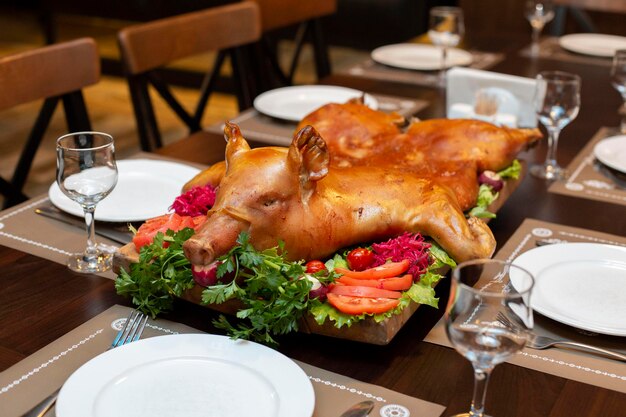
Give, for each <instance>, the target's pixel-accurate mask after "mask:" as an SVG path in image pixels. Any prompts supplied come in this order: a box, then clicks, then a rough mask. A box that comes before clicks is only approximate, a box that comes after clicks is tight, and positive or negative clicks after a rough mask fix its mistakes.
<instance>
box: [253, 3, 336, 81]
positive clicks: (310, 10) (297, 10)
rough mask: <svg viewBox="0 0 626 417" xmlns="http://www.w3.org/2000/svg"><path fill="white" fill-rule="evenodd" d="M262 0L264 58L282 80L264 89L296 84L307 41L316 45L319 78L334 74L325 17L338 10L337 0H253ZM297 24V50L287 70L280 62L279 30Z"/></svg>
mask: <svg viewBox="0 0 626 417" xmlns="http://www.w3.org/2000/svg"><path fill="white" fill-rule="evenodd" d="M251 1H254V2H256V3H258V5H259V8H260V9H261V27H262V30H263V37H262V39H261V48H262V52H263V53H262V54H261V58H262V59H264V60H265V61H266V62H267V65H266V67H268V68H269V71H271V72H270V73H271V74H272V75H273V76H274V79H277V81H278V82H276V81H272V80H270V84H274V85H269V86H265V88H262V89H268V88H271V87H274V86H276V84H277V85H291V84H293V77H294V74H295V72H296V69H297V67H298V62H299V59H300V55H301V52H302V47H303V46H304V44H305V43H306V42H310V43H311V44H312V46H313V54H314V58H315V69H316V74H317V78H318V79H320V78H323V77H326V76H328V75H330V73H331V65H330V59H329V56H328V46H327V44H326V42H325V39H324V36H323V30H322V26H321V18H323V17H324V16H329V15H332V14H334V13H335V12H336V11H337V0H315V1H303V0H251ZM294 25H297V26H298V28H297V32H296V37H295V49H294V52H293V55H292V57H291V60H290V65H289V69H288V70H287V71H286V72H285V71H284V70H283V69H282V68H281V66H280V64H279V61H278V53H277V47H276V41H275V39H273V35H274V34H275V32H277V31H279V30H281V29H285V28H288V27H290V26H294Z"/></svg>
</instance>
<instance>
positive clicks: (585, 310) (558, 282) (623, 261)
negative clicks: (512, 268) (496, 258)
mask: <svg viewBox="0 0 626 417" xmlns="http://www.w3.org/2000/svg"><path fill="white" fill-rule="evenodd" d="M513 264H515V265H519V266H521V267H523V268H525V269H527V270H528V271H530V272H531V273H532V274H533V276H534V277H535V287H534V289H533V292H532V295H531V297H530V300H531V301H530V303H531V306H532V308H533V309H534V310H536V311H537V312H539V313H541V314H543V315H544V316H546V317H549V318H551V319H553V320H556V321H559V322H561V323H564V324H568V325H570V326H573V327H577V328H579V329H584V330H589V331H593V332H597V333H602V334H608V335H614V336H626V319H625V318H626V247H620V246H613V245H603V244H598V243H559V244H553V245H546V246H541V247H538V248H535V249H531V250H529V251H528V252H525V253H523V254H521V255H520V256H518V257H517V258H516V259H515V260H514V261H513ZM513 284H514V285H515V280H514V279H513Z"/></svg>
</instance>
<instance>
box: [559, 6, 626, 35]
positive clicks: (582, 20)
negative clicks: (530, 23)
mask: <svg viewBox="0 0 626 417" xmlns="http://www.w3.org/2000/svg"><path fill="white" fill-rule="evenodd" d="M554 5H555V6H556V13H555V16H554V22H553V23H552V26H551V32H552V34H553V35H556V36H560V35H562V34H563V33H564V31H565V20H566V17H567V15H571V16H572V18H574V20H575V21H576V23H577V24H578V26H579V27H580V28H581V30H583V31H585V32H597V29H596V26H595V24H594V23H593V21H592V19H591V18H590V17H589V15H588V14H587V12H586V11H595V12H606V13H616V14H626V0H554Z"/></svg>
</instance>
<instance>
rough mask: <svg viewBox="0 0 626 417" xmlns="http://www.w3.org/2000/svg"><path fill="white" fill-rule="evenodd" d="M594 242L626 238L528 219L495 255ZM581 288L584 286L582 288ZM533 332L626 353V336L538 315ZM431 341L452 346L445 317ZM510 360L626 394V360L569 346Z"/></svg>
mask: <svg viewBox="0 0 626 417" xmlns="http://www.w3.org/2000/svg"><path fill="white" fill-rule="evenodd" d="M545 240H550V241H552V242H555V243H556V242H592V243H604V244H610V245H618V246H624V247H626V237H622V236H614V235H610V234H606V233H600V232H595V231H592V230H586V229H580V228H575V227H569V226H563V225H559V224H554V223H548V222H544V221H540V220H534V219H526V220H525V221H524V222H523V223H522V224H521V225H520V227H519V228H518V229H517V231H516V232H515V233H514V234H513V235H512V236H511V238H510V239H509V240H508V241H507V243H506V244H505V245H504V246H503V247H502V249H500V251H498V253H497V254H496V256H495V258H497V259H503V260H507V261H512V260H513V259H515V258H516V257H517V256H518V255H519V254H521V253H523V252H525V251H528V250H530V249H533V248H535V247H536V245H537V241H545ZM581 291H584V289H582V288H581ZM534 316H535V326H534V329H533V331H534V332H535V333H537V334H539V335H544V336H554V337H561V338H565V339H570V340H574V341H577V342H580V343H586V344H590V345H594V346H598V347H601V348H605V349H611V350H614V351H617V352H621V353H623V354H626V338H625V337H617V336H605V335H598V334H594V333H590V332H586V331H581V330H577V329H574V328H572V327H569V326H566V325H563V324H560V323H558V322H556V321H553V320H551V319H548V318H547V317H544V316H542V315H540V314H535V315H534ZM424 340H425V341H427V342H430V343H435V344H438V345H442V346H448V347H452V345H451V344H450V342H449V340H448V338H447V336H446V331H445V326H444V323H443V319H442V320H441V321H439V323H437V325H435V327H433V329H432V330H431V331H430V333H429V334H428V335H427V336H426V338H425V339H424ZM507 362H509V363H512V364H515V365H519V366H523V367H525V368H530V369H534V370H537V371H541V372H546V373H549V374H552V375H557V376H560V377H563V378H568V379H573V380H576V381H580V382H584V383H586V384H591V385H596V386H599V387H603V388H607V389H611V390H614V391H619V392H623V393H626V363H624V362H618V361H615V360H611V359H605V358H603V357H599V356H594V355H591V354H588V353H585V352H582V351H574V350H567V349H557V348H552V349H547V350H533V349H528V348H526V349H524V350H523V351H521V352H518V354H517V355H515V356H513V357H512V358H510V359H509V360H508V361H507Z"/></svg>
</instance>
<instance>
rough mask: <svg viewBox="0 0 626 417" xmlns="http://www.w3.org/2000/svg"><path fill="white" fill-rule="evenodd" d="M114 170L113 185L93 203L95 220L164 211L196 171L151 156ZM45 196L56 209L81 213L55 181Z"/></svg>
mask: <svg viewBox="0 0 626 417" xmlns="http://www.w3.org/2000/svg"><path fill="white" fill-rule="evenodd" d="M117 169H118V180H117V184H116V185H115V188H114V189H113V191H112V192H111V194H109V195H108V196H107V197H106V198H105V199H104V200H102V201H100V202H99V203H98V205H97V206H96V213H95V218H96V220H99V221H107V222H136V221H143V220H146V219H150V218H152V217H156V216H160V215H162V214H165V213H167V212H168V211H169V207H170V206H171V205H172V203H173V202H174V199H175V198H176V197H178V196H179V195H180V193H181V189H182V187H183V185H184V184H185V183H186V182H187V181H189V180H190V179H192V178H193V177H194V176H195V175H196V174H197V173H198V172H199V171H200V170H199V169H197V168H194V167H190V166H188V165H183V164H179V163H176V162H169V161H158V160H153V159H125V160H122V161H117ZM48 196H49V197H50V201H51V202H52V204H54V205H55V206H56V207H58V208H59V209H61V210H63V211H65V212H67V213H70V214H73V215H75V216H80V217H82V216H83V209H82V208H81V206H80V205H79V204H78V203H75V202H74V201H72V200H70V198H69V197H67V196H66V195H65V194H63V192H62V191H61V189H60V188H59V186H58V184H57V183H56V182H55V183H53V184H52V185H51V186H50V189H49V190H48Z"/></svg>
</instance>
